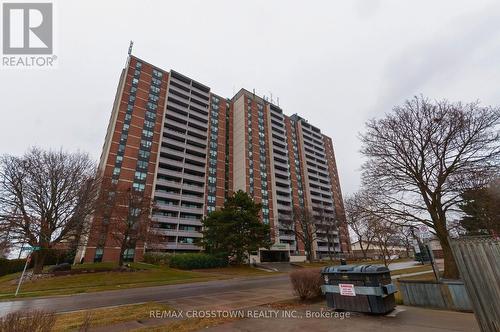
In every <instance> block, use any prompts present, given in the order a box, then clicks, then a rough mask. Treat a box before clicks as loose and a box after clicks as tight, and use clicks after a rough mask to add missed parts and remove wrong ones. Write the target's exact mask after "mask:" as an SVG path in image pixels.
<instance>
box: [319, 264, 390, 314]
mask: <svg viewBox="0 0 500 332" xmlns="http://www.w3.org/2000/svg"><path fill="white" fill-rule="evenodd" d="M321 274H322V276H323V279H324V285H323V286H321V290H322V291H323V294H325V295H326V302H327V305H328V306H329V307H331V308H335V310H344V311H357V312H366V313H373V314H385V313H388V312H390V311H392V310H393V309H394V307H395V306H396V303H395V299H394V293H395V292H396V291H397V289H396V286H395V285H394V284H392V281H391V273H390V271H389V269H388V268H387V267H385V266H383V265H337V266H328V267H324V268H323V269H322V270H321Z"/></svg>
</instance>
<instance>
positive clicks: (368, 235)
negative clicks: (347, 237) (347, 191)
mask: <svg viewBox="0 0 500 332" xmlns="http://www.w3.org/2000/svg"><path fill="white" fill-rule="evenodd" d="M368 204H369V203H368V200H367V195H366V194H365V193H363V192H359V193H356V194H354V195H353V196H351V197H349V198H347V199H346V200H345V203H344V205H345V213H346V223H347V225H348V226H349V227H350V228H351V230H352V231H353V232H354V234H355V235H356V237H357V240H358V243H359V247H360V249H361V253H362V255H363V258H364V259H366V258H367V253H368V250H370V246H372V244H373V241H374V239H375V232H373V227H372V225H371V224H372V219H371V218H370V213H369V212H368V210H367V209H368Z"/></svg>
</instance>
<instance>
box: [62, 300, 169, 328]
mask: <svg viewBox="0 0 500 332" xmlns="http://www.w3.org/2000/svg"><path fill="white" fill-rule="evenodd" d="M171 309H172V308H171V307H169V306H167V305H165V304H161V303H155V302H151V303H144V304H133V305H125V306H119V307H111V308H100V309H92V310H85V311H75V312H69V313H63V314H58V315H57V317H56V323H55V326H54V329H53V331H74V330H78V329H80V328H81V327H82V325H85V324H88V325H89V327H98V326H108V325H113V324H117V323H123V322H130V321H136V320H140V319H146V318H149V316H150V311H151V310H171ZM82 330H83V329H82Z"/></svg>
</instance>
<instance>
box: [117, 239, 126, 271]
mask: <svg viewBox="0 0 500 332" xmlns="http://www.w3.org/2000/svg"><path fill="white" fill-rule="evenodd" d="M126 247H127V245H126V244H124V243H122V245H121V247H120V258H118V266H119V267H122V266H123V254H124V253H125V249H126Z"/></svg>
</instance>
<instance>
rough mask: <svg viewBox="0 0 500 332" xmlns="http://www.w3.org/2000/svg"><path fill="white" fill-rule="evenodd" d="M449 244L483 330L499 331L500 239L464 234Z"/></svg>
mask: <svg viewBox="0 0 500 332" xmlns="http://www.w3.org/2000/svg"><path fill="white" fill-rule="evenodd" d="M450 243H451V248H452V251H453V255H454V256H455V260H456V262H457V265H458V269H459V271H460V276H461V278H462V280H463V281H464V284H465V287H466V289H467V293H468V294H469V298H470V301H471V304H472V308H473V310H474V314H475V316H476V319H477V321H478V323H479V326H480V327H481V331H483V332H498V331H500V240H499V239H495V238H492V237H464V238H459V239H453V240H450Z"/></svg>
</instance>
